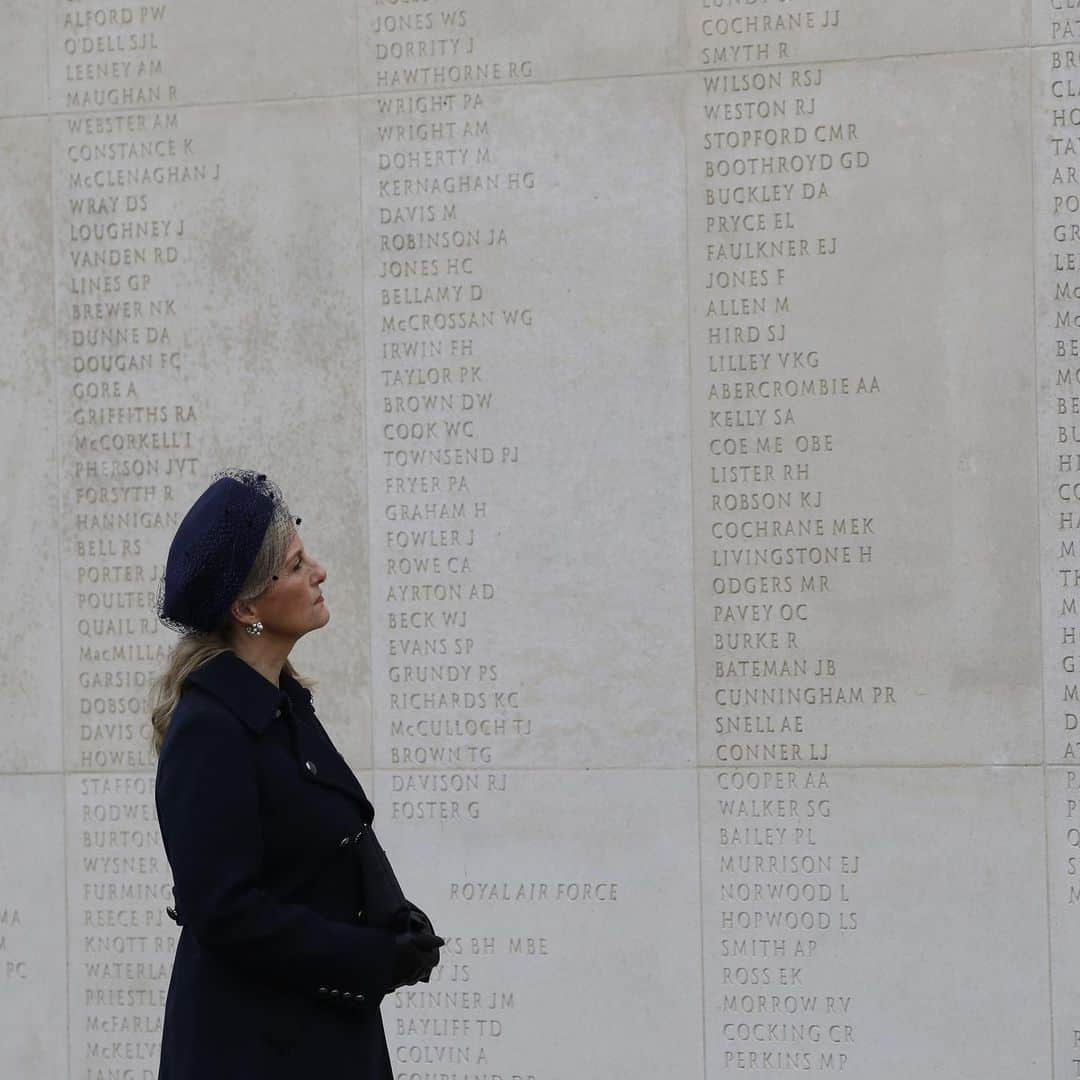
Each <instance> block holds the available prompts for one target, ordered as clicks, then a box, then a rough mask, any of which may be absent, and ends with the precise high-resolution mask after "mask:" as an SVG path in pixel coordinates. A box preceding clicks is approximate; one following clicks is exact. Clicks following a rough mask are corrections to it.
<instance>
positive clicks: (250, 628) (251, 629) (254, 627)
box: [244, 622, 263, 637]
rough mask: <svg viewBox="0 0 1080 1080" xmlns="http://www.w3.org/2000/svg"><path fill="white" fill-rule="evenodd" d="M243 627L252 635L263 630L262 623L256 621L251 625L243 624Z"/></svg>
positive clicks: (257, 634) (254, 635) (255, 635)
mask: <svg viewBox="0 0 1080 1080" xmlns="http://www.w3.org/2000/svg"><path fill="white" fill-rule="evenodd" d="M244 629H245V630H246V631H247V632H248V633H249V634H250V635H251V636H252V637H258V636H259V635H260V634H261V633H262V632H263V624H262V623H261V622H257V623H254V624H253V625H251V626H245V627H244Z"/></svg>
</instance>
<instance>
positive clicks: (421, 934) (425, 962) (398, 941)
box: [394, 930, 446, 990]
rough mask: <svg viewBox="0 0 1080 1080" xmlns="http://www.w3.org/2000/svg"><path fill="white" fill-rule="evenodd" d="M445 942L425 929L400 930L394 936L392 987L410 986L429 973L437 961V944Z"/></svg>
mask: <svg viewBox="0 0 1080 1080" xmlns="http://www.w3.org/2000/svg"><path fill="white" fill-rule="evenodd" d="M445 944H446V942H445V941H444V940H443V939H442V938H441V937H439V935H438V934H431V933H428V932H427V931H426V930H402V931H400V932H399V933H397V934H396V935H395V936H394V989H395V990H396V989H397V988H398V987H399V986H411V985H412V984H413V983H415V982H419V981H420V978H421V977H422V976H425V975H430V974H431V969H432V968H433V967H434V966H435V965H436V964H437V963H438V962H439V946H440V945H445Z"/></svg>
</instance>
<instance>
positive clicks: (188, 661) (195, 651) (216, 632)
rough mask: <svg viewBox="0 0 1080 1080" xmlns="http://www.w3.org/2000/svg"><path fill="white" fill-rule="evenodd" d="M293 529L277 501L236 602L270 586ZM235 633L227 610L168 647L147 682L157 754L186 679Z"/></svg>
mask: <svg viewBox="0 0 1080 1080" xmlns="http://www.w3.org/2000/svg"><path fill="white" fill-rule="evenodd" d="M295 533H296V530H295V528H294V527H293V518H292V515H291V514H290V512H289V510H288V508H287V507H286V506H284V505H278V504H275V506H274V509H273V512H272V514H271V518H270V523H269V524H268V525H267V528H266V535H265V536H264V537H263V542H262V544H261V545H260V546H259V550H258V553H257V554H256V556H255V562H254V563H253V564H252V567H251V570H250V571H249V573H248V576H247V578H246V579H245V581H244V584H243V585H242V586H241V588H240V591H239V592H238V593H237V594H236V596H235V597H234V599H235V600H254V599H255V598H256V597H258V596H261V595H262V593H263V592H265V591H266V589H268V588H269V587H270V585H271V584H273V577H274V575H275V574H276V573H277V572H278V571H279V570H280V568H281V567H282V565H283V564H284V562H285V555H286V554H287V552H288V550H289V544H290V543H292V538H293V536H294V535H295ZM238 632H241V633H242V631H240V630H239V627H238V626H237V625H236V623H235V620H234V619H233V617H232V614H231V612H229V611H226V612H225V614H224V615H223V616H222V618H221V621H220V622H219V623H218V625H217V626H216V627H215V628H214V629H213V630H211V631H189V632H186V633H182V634H181V635H180V639H179V641H177V642H176V644H175V645H173V647H172V648H171V649H170V650H169V655H168V658H167V659H166V661H165V667H164V669H163V670H162V671H161V672H159V673H158V675H157V676H156V677H155V678H154V679H153V681H152V682H151V683H150V690H149V701H150V727H151V740H150V741H151V746H152V747H153V751H154V753H155V754H160V753H161V744H162V743H163V742H164V740H165V732H166V731H168V729H169V723H170V722H171V720H172V716H173V712H174V711H175V710H176V706H177V705H178V704H179V703H180V695H181V693H182V692H183V688H184V680H185V679H186V678H187V677H188V676H189V675H190V674H191V673H192V672H193V671H194V670H195V669H196V668H197V667H199V666H200V665H202V664H205V663H206V661H207V660H209V659H210V658H211V657H214V656H217V655H218V653H223V652H232V651H233V646H232V635H234V634H236V633H238ZM281 670H282V671H283V672H285V673H286V674H288V675H291V676H292V677H293V678H294V679H296V680H297V682H299V683H300V685H301V686H306V687H311V686H314V685H315V680H313V679H308V678H304V677H303V676H301V675H300V674H299V672H298V671H297V670H296V668H294V667H293V665H292V663H291V662H290V661H289V660H288V659H287V658H286V660H285V663H284V664H283V665H282V668H281Z"/></svg>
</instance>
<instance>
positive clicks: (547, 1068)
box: [375, 769, 702, 1076]
mask: <svg viewBox="0 0 1080 1080" xmlns="http://www.w3.org/2000/svg"><path fill="white" fill-rule="evenodd" d="M428 775H430V774H428ZM461 775H462V777H463V778H464V779H466V780H471V779H472V778H474V777H475V778H476V779H477V780H478V781H479V790H473V789H472V788H471V787H467V788H465V789H464V790H462V791H460V792H455V793H454V794H450V795H445V796H442V799H443V801H444V803H445V804H446V805H448V806H449V805H450V804H453V805H454V806H455V807H457V809H458V811H459V812H460V815H461V816H460V819H457V820H455V819H452V818H448V819H447V820H438V819H435V820H428V819H417V818H416V817H415V816H414V808H415V806H416V805H417V803H418V802H420V801H421V800H422V799H423V798H424V796H423V795H422V794H416V793H412V792H407V791H406V792H402V791H399V790H398V789H399V788H400V787H401V786H402V783H403V780H404V778H405V777H407V776H408V774H399V773H393V772H386V771H383V770H380V771H379V773H378V774H377V778H376V788H375V802H376V804H377V805H378V806H379V807H380V810H379V811H378V813H379V817H377V818H376V821H375V825H376V828H377V830H378V834H379V838H380V840H381V842H382V844H383V846H384V847H385V848H386V850H387V853H388V854H389V855H390V858H391V859H392V860H393V862H394V866H395V868H396V869H397V870H398V876H399V879H400V880H401V883H402V887H403V889H404V890H405V892H406V895H408V896H409V897H410V898H415V897H421V896H422V897H426V898H428V900H429V903H428V905H427V910H428V911H429V913H433V912H436V911H437V912H438V917H436V916H435V915H434V914H432V917H433V919H435V923H436V929H437V930H438V932H439V933H440V934H442V935H443V936H444V937H446V938H447V945H446V948H445V949H443V950H442V962H441V963H440V965H439V967H438V968H437V969H436V970H435V972H434V973H433V975H432V979H431V982H430V983H429V984H427V985H424V984H418V985H417V986H415V987H409V988H405V989H403V990H401V991H398V992H396V993H395V994H394V995H392V998H391V1001H390V1002H388V1004H387V1008H386V1010H385V1013H384V1015H385V1016H386V1018H387V1020H388V1024H387V1031H388V1035H390V1036H391V1038H390V1042H391V1060H392V1061H394V1062H395V1064H401V1065H404V1064H406V1063H408V1062H412V1061H416V1060H417V1058H416V1057H414V1056H413V1055H414V1054H416V1053H418V1052H419V1053H428V1052H430V1050H431V1049H432V1048H436V1052H438V1048H446V1050H445V1051H444V1052H452V1053H458V1052H460V1053H462V1054H463V1055H465V1056H464V1057H463V1058H462V1059H461V1060H463V1061H466V1062H470V1063H472V1067H476V1068H483V1067H486V1068H487V1070H488V1071H489V1072H493V1073H496V1074H500V1073H501V1074H502V1075H504V1076H510V1075H514V1074H517V1075H525V1074H528V1073H533V1074H534V1075H537V1076H541V1075H544V1074H549V1075H550V1074H553V1073H555V1072H556V1071H558V1070H562V1069H570V1070H571V1071H572V1072H573V1073H574V1075H578V1076H603V1075H634V1076H650V1075H652V1076H657V1075H661V1074H664V1073H668V1072H673V1073H675V1074H677V1075H681V1076H700V1075H701V1071H702V1036H701V1023H702V1018H701V1014H700V1011H699V1010H696V1009H689V1008H687V1007H686V1005H687V1001H689V1000H696V999H699V998H700V993H701V990H700V985H701V964H700V961H699V958H698V945H699V942H700V936H701V935H700V921H699V920H700V916H699V907H698V873H699V866H698V862H699V860H698V844H697V792H696V787H697V781H696V776H695V770H693V769H664V770H640V769H618V770H614V769H597V770H581V769H577V770H565V771H561V770H560V771H555V770H548V769H528V770H524V769H514V770H508V771H505V772H504V771H500V770H498V769H488V770H480V771H472V770H469V771H463V772H462V773H461ZM380 818H381V824H380ZM584 823H588V826H587V828H585V827H583V825H584ZM433 851H438V852H439V855H438V858H437V859H433V858H432V857H431V854H430V852H433ZM661 913H662V914H661ZM658 916H659V919H660V920H662V922H663V925H664V930H663V933H648V932H644V930H643V928H644V927H647V926H649V925H654V924H655V923H656V922H657V920H658ZM572 988H582V989H585V988H588V989H587V990H586V991H585V992H586V993H587V996H588V1004H587V1006H586V1005H585V1004H584V1002H583V999H582V998H581V996H580V994H579V991H578V990H574V989H572ZM429 989H430V990H434V991H436V992H439V991H450V990H453V989H459V990H469V991H472V992H474V993H476V994H478V995H479V997H478V998H477V1003H478V1004H477V1007H476V1008H475V1009H474V1010H471V1011H470V1012H469V1014H468V1021H469V1022H468V1026H467V1028H466V1029H464V1030H462V1031H460V1032H449V1033H442V1034H436V1035H435V1036H433V1037H426V1038H425V1037H423V1035H420V1036H419V1037H418V1035H417V1034H416V1033H417V1032H418V1031H422V1030H423V1029H422V1027H421V1026H420V1024H419V1023H418V1021H422V1020H423V1019H424V1018H425V1017H434V1018H441V1017H443V1016H445V1015H446V1010H445V1008H440V1007H439V1004H438V1001H437V998H436V999H426V998H425V997H424V991H426V990H429ZM644 998H647V999H648V1002H649V1005H648V1013H649V1016H648V1023H645V1022H641V1023H630V1022H628V1017H629V1016H631V1015H632V1014H633V1013H634V1011H635V1010H636V1009H638V1008H640V1007H641V1004H642V1000H643V999H644ZM540 1016H543V1017H545V1020H544V1022H542V1023H538V1022H537V1021H536V1018H537V1017H540ZM484 1021H486V1022H487V1026H485V1024H484V1023H483V1022H484ZM553 1030H554V1031H557V1032H558V1038H557V1039H555V1038H553V1037H552V1031H553ZM395 1032H401V1034H399V1035H396V1036H395V1035H394V1033H395ZM659 1032H662V1033H663V1036H662V1037H661V1038H658V1037H657V1033H659ZM571 1048H572V1049H571ZM481 1053H483V1054H486V1055H487V1060H486V1063H484V1062H482V1059H481V1058H480V1055H481Z"/></svg>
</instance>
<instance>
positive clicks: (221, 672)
mask: <svg viewBox="0 0 1080 1080" xmlns="http://www.w3.org/2000/svg"><path fill="white" fill-rule="evenodd" d="M185 682H190V683H193V684H194V685H195V686H198V687H199V688H200V689H202V690H205V691H206V692H207V693H208V694H212V695H213V696H214V697H216V698H217V699H218V701H220V702H221V703H222V704H223V705H225V706H226V707H227V708H228V709H229V710H230V711H231V712H233V713H235V714H236V715H237V716H238V717H239V718H240V719H241V720H243V721H244V723H245V724H247V726H248V727H249V728H251V730H252V731H254V732H255V733H256V734H261V733H262V732H263V731H265V730H266V728H267V726H268V725H269V724H270V721H271V720H273V719H274V718H275V717H276V716H277V713H278V709H287V708H290V707H291V708H293V709H297V708H301V709H303V708H310V704H311V691H310V690H308V689H307V688H306V687H304V686H301V685H300V683H299V682H297V681H296V679H294V678H293V677H292V676H291V675H290V674H288V672H286V671H282V673H281V689H278V687H276V686H275V685H274V684H273V683H272V682H271V681H270V680H269V679H267V678H266V677H265V676H263V675H260V674H259V672H257V671H256V670H255V669H254V668H253V667H252V666H251V665H250V664H249V663H248V662H247V661H246V660H241V659H240V657H239V656H237V655H236V653H234V652H233V651H232V650H231V649H230V650H227V651H225V652H221V653H217V654H216V655H214V656H212V657H210V659H209V660H206V661H204V662H203V663H202V664H200V665H199V666H198V667H197V668H196V669H195V670H194V671H193V672H191V674H189V675H188V677H187V679H186V680H185Z"/></svg>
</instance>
